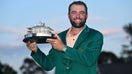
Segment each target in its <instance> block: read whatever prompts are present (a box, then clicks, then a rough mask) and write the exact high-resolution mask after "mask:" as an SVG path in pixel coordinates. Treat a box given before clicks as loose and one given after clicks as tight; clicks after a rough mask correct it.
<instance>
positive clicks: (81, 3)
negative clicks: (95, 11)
mask: <svg viewBox="0 0 132 74" xmlns="http://www.w3.org/2000/svg"><path fill="white" fill-rule="evenodd" d="M74 4H75V5H83V6H84V7H85V11H86V14H87V13H88V12H87V10H88V8H87V5H86V4H85V3H84V2H83V1H74V2H72V3H71V4H70V5H69V7H68V14H70V10H71V6H72V5H74Z"/></svg>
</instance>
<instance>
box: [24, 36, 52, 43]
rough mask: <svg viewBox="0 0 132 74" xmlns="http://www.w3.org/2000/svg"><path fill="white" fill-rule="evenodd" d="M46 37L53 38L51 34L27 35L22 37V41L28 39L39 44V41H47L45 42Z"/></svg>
mask: <svg viewBox="0 0 132 74" xmlns="http://www.w3.org/2000/svg"><path fill="white" fill-rule="evenodd" d="M47 38H53V36H51V37H50V36H33V37H27V38H24V39H23V42H25V43H27V42H28V41H30V42H31V43H32V42H36V43H38V44H41V43H48V42H46V39H47Z"/></svg>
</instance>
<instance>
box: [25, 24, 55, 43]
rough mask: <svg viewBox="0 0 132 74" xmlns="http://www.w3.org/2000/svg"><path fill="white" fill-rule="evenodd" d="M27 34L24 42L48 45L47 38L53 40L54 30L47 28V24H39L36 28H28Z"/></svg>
mask: <svg viewBox="0 0 132 74" xmlns="http://www.w3.org/2000/svg"><path fill="white" fill-rule="evenodd" d="M27 29H28V30H27V34H25V35H24V39H23V42H25V43H26V42H28V41H30V42H36V43H38V44H39V43H47V42H46V39H47V38H53V35H54V34H53V31H54V30H53V29H52V28H50V27H48V26H45V23H42V22H40V23H38V24H36V26H33V27H29V28H27Z"/></svg>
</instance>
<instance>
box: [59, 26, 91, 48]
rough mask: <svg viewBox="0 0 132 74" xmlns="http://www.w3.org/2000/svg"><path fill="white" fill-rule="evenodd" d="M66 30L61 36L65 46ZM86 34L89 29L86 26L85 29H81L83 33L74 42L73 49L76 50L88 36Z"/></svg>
mask: <svg viewBox="0 0 132 74" xmlns="http://www.w3.org/2000/svg"><path fill="white" fill-rule="evenodd" d="M68 30H69V29H67V30H66V31H64V32H63V33H62V34H61V39H62V41H63V42H64V44H66V34H67V32H68ZM88 32H89V27H88V26H87V25H86V27H85V28H84V29H83V31H82V32H81V33H80V35H79V37H78V39H77V40H76V42H75V44H74V47H73V48H76V47H77V46H79V45H80V44H81V43H82V42H83V41H84V40H85V39H86V37H87V36H88V35H87V34H88Z"/></svg>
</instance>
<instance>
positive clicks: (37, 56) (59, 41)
mask: <svg viewBox="0 0 132 74" xmlns="http://www.w3.org/2000/svg"><path fill="white" fill-rule="evenodd" d="M68 17H69V19H70V22H71V25H72V26H71V27H70V28H69V29H68V30H65V31H63V32H61V33H59V34H58V35H57V34H55V36H54V37H55V39H50V38H49V39H47V40H46V41H47V42H49V43H51V45H52V49H51V50H50V52H49V54H48V55H45V54H44V53H43V52H42V51H41V50H40V49H39V48H38V47H37V45H36V42H33V43H30V42H28V43H27V47H28V48H29V49H30V50H31V51H32V53H31V56H32V57H33V58H34V60H35V61H36V62H37V63H38V64H40V66H41V67H42V68H44V69H45V70H47V71H49V70H52V69H53V68H54V67H55V74H96V66H97V60H98V56H99V54H100V52H101V49H102V45H103V35H102V34H101V33H100V32H98V31H96V30H94V29H91V28H89V27H88V26H87V25H86V24H85V22H86V19H87V18H88V13H87V6H86V4H85V3H84V2H82V1H74V2H73V3H71V4H70V6H69V12H68Z"/></svg>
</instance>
